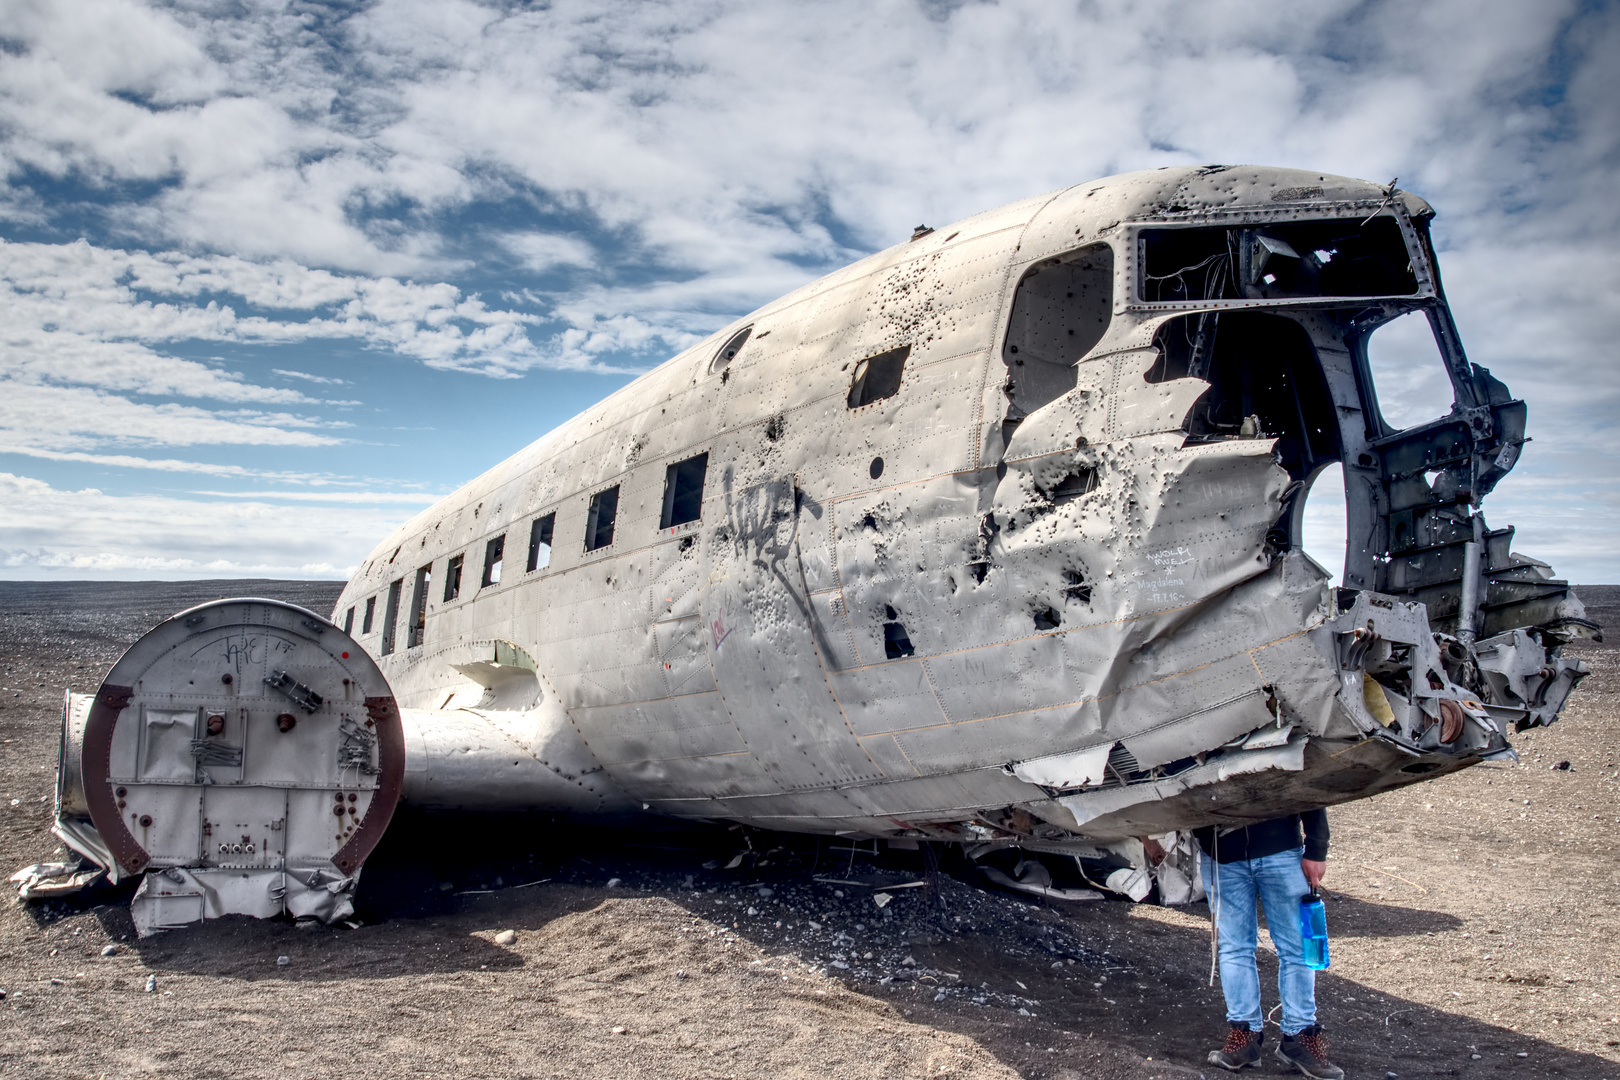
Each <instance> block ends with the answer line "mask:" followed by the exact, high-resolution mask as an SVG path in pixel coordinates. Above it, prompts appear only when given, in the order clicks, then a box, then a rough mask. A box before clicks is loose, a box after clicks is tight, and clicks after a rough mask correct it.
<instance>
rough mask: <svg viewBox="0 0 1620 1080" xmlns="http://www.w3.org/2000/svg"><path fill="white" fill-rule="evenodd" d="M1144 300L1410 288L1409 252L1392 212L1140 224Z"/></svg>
mask: <svg viewBox="0 0 1620 1080" xmlns="http://www.w3.org/2000/svg"><path fill="white" fill-rule="evenodd" d="M1139 242H1140V244H1141V251H1142V258H1141V260H1140V262H1141V265H1142V280H1141V283H1140V287H1139V293H1140V296H1141V298H1142V300H1143V301H1145V302H1147V303H1150V304H1152V303H1165V302H1174V303H1187V302H1190V301H1200V300H1268V299H1281V298H1293V297H1314V296H1411V295H1413V294H1414V293H1416V292H1417V291H1418V280H1417V275H1416V273H1415V272H1414V271H1413V269H1412V254H1411V252H1410V251H1408V250H1407V247H1406V238H1405V237H1404V236H1402V235H1401V227H1400V225H1399V224H1397V223H1396V221H1395V219H1394V218H1392V217H1389V216H1387V215H1385V216H1376V217H1372V218H1369V219H1365V220H1361V219H1356V218H1343V219H1339V220H1327V221H1292V222H1277V223H1274V224H1268V225H1251V226H1231V227H1226V226H1201V227H1194V228H1176V229H1143V230H1142V233H1141V236H1140V238H1139Z"/></svg>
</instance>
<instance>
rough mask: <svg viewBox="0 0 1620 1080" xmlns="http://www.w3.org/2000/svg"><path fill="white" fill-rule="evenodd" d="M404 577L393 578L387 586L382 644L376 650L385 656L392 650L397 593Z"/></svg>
mask: <svg viewBox="0 0 1620 1080" xmlns="http://www.w3.org/2000/svg"><path fill="white" fill-rule="evenodd" d="M404 584H405V579H404V578H395V579H394V580H393V581H392V582H391V583H389V586H388V604H387V606H385V607H384V608H383V632H382V645H381V646H380V647H379V648H378V649H377V652H378V653H379V654H381V655H383V656H387V655H388V654H389V653H391V652H393V651H394V631H395V630H397V629H398V627H399V593H400V587H401V586H403V585H404Z"/></svg>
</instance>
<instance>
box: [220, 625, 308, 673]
mask: <svg viewBox="0 0 1620 1080" xmlns="http://www.w3.org/2000/svg"><path fill="white" fill-rule="evenodd" d="M219 649H220V659H222V660H224V661H225V663H226V664H228V665H230V666H231V668H233V669H234V670H235V671H236V672H237V673H238V674H241V672H242V670H243V669H244V668H254V667H257V666H259V665H261V664H263V663H265V662H266V661H268V660H269V659H270V658H272V657H275V656H281V655H283V654H285V653H289V652H292V650H293V643H292V642H290V641H288V640H287V639H286V638H279V637H265V636H260V635H258V634H233V635H232V636H230V637H228V638H225V639H223V640H222V641H220V642H219Z"/></svg>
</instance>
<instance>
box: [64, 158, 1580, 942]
mask: <svg viewBox="0 0 1620 1080" xmlns="http://www.w3.org/2000/svg"><path fill="white" fill-rule="evenodd" d="M1432 216H1433V212H1432V210H1431V209H1430V207H1429V206H1428V205H1427V204H1426V203H1425V202H1423V201H1422V200H1421V199H1419V198H1418V197H1416V196H1415V195H1412V194H1410V193H1408V192H1405V191H1401V190H1398V189H1397V188H1395V187H1394V186H1393V185H1390V186H1387V187H1384V186H1379V185H1375V184H1370V183H1366V182H1363V181H1358V180H1351V179H1346V178H1343V177H1337V176H1328V175H1324V174H1318V173H1306V172H1300V171H1297V170H1285V169H1271V168H1258V167H1205V168H1174V169H1161V170H1157V171H1152V172H1144V173H1134V174H1129V175H1126V176H1120V177H1114V178H1111V179H1107V180H1100V181H1096V182H1093V183H1089V184H1082V185H1079V186H1076V187H1073V188H1068V189H1065V190H1063V191H1059V192H1055V193H1050V194H1046V195H1041V196H1038V197H1035V198H1032V199H1026V200H1024V201H1022V202H1018V203H1014V204H1012V205H1010V206H1006V207H1003V208H1001V209H998V210H994V211H990V212H988V213H984V214H980V215H977V216H975V217H972V218H968V219H966V220H964V221H961V222H958V223H956V224H954V225H950V226H946V227H944V228H941V229H938V230H926V229H919V230H918V231H917V233H916V235H914V236H913V237H912V239H911V240H910V241H909V242H907V243H904V244H901V245H899V246H897V247H895V248H891V249H889V250H887V251H884V252H880V253H878V254H876V255H873V256H871V257H869V258H867V259H864V260H862V261H860V262H858V263H855V264H854V265H852V266H850V267H847V268H845V269H843V270H840V271H838V272H836V273H834V274H831V275H829V276H827V277H825V278H823V279H821V280H819V281H817V282H814V283H812V284H810V285H807V286H805V287H804V288H802V289H800V290H798V291H797V292H795V293H792V294H790V295H788V296H786V297H784V298H782V299H781V300H778V301H776V302H774V303H771V304H768V305H766V306H765V307H763V308H761V309H760V310H758V311H756V312H754V313H753V314H751V315H749V316H748V317H747V318H745V319H742V320H739V321H738V322H736V323H734V324H732V325H730V326H728V327H726V328H724V329H723V330H721V331H719V332H718V333H716V334H715V335H713V336H712V337H711V338H710V339H708V340H706V341H705V342H703V343H701V344H700V345H698V346H695V347H694V348H692V349H689V350H687V351H686V352H684V353H682V354H681V355H679V356H677V357H675V358H673V359H672V360H670V361H668V362H667V363H665V364H663V365H661V366H660V367H658V368H657V369H655V370H653V371H652V372H650V373H648V374H647V375H644V376H642V377H641V378H639V379H637V380H636V381H635V382H634V383H632V384H630V385H629V386H627V387H625V388H624V389H623V390H621V391H619V392H618V393H616V394H614V395H613V396H611V397H609V398H608V399H607V400H605V401H603V402H602V403H601V404H599V405H597V406H595V407H593V408H592V409H590V410H588V411H587V412H585V413H584V414H582V415H581V416H579V417H577V418H575V419H574V420H572V421H570V422H569V423H567V424H565V425H563V426H562V427H560V428H558V429H556V430H555V431H553V432H551V433H550V434H548V435H546V436H544V437H543V438H541V439H540V440H538V441H537V442H535V443H534V444H533V445H532V446H530V447H529V448H527V449H526V450H524V451H522V452H521V453H519V454H517V455H515V456H514V457H512V458H511V459H510V460H508V461H506V462H503V463H501V464H500V465H498V466H496V467H495V468H494V469H492V470H491V471H489V472H488V473H486V474H484V475H483V476H481V477H478V478H477V479H475V480H473V481H472V482H470V483H469V484H467V485H466V486H465V487H463V488H462V489H461V490H459V491H457V492H456V493H455V494H453V495H451V496H449V497H448V498H446V499H445V500H443V501H442V502H441V503H439V504H438V505H436V506H434V507H433V508H431V509H429V510H427V511H425V512H424V513H422V514H420V515H418V516H417V517H415V518H413V519H412V520H411V521H409V522H407V523H406V524H404V525H402V526H401V527H400V529H399V530H397V531H396V532H395V533H394V534H393V535H392V536H390V537H389V538H387V539H386V540H385V541H384V542H383V543H382V544H380V545H379V546H378V547H377V549H376V550H375V551H374V552H373V553H372V555H371V556H370V558H368V559H367V560H366V562H365V564H364V566H363V567H362V568H361V569H360V571H359V573H357V574H356V575H355V577H354V578H353V579H352V580H351V581H350V582H349V584H348V586H347V588H346V589H345V591H344V593H343V596H342V598H341V599H340V600H339V602H338V605H337V608H336V610H335V612H334V613H333V619H332V620H331V621H330V622H328V621H326V620H324V619H320V618H318V617H314V616H311V615H309V614H308V613H304V612H300V611H298V610H297V609H292V608H288V607H286V606H285V605H278V604H274V603H271V602H266V601H226V602H221V603H220V604H217V605H206V606H204V607H202V608H198V609H195V610H194V611H192V612H189V613H182V615H179V616H176V617H175V618H174V619H172V620H170V621H169V622H167V623H165V624H163V625H162V626H160V627H158V628H157V629H156V630H154V631H153V632H152V634H151V635H149V636H148V638H146V639H143V641H142V642H141V643H140V644H138V645H137V646H136V647H135V648H133V649H132V650H131V652H130V654H129V655H127V656H126V657H125V658H124V659H122V660H120V661H119V663H118V665H116V666H115V667H114V669H113V670H112V672H111V673H109V675H108V678H107V681H106V683H105V684H104V685H103V687H102V689H101V691H100V692H99V693H98V694H97V695H95V697H94V698H93V699H92V698H90V697H88V696H86V697H78V696H70V698H69V701H68V705H67V712H66V722H65V726H64V742H63V766H62V771H61V776H62V780H61V782H60V785H59V789H60V795H59V815H58V816H59V820H58V825H57V831H58V833H59V835H61V836H62V837H63V838H64V839H65V840H66V841H67V842H68V843H69V844H71V845H72V846H73V847H74V848H75V850H76V851H78V852H80V853H81V854H83V855H84V856H86V857H87V858H89V859H91V860H93V861H94V862H95V863H96V864H97V865H99V866H101V867H105V868H106V869H107V871H108V872H109V873H110V874H111V875H113V876H118V875H121V874H130V873H139V872H144V871H148V870H160V869H161V870H162V873H161V874H158V873H148V875H147V879H146V883H145V884H144V885H143V887H142V892H141V895H140V897H139V898H138V899H137V902H136V911H137V922H138V923H139V925H141V926H142V928H143V929H147V930H149V929H155V928H159V927H163V926H170V925H177V924H180V923H183V922H185V921H188V920H191V919H195V918H199V917H206V916H211V915H215V914H219V913H222V912H224V911H234V910H248V911H252V912H254V913H257V914H273V913H275V912H277V911H282V910H289V911H293V912H294V913H299V914H302V913H309V914H316V915H319V916H321V917H325V918H336V917H338V916H339V915H341V914H342V913H343V912H344V910H346V907H347V896H348V894H349V891H350V890H351V889H352V884H353V880H354V876H355V875H356V874H357V873H358V870H359V866H360V863H361V862H362V861H363V859H364V857H365V855H366V853H367V852H369V850H370V849H371V846H372V845H374V844H375V842H376V840H377V838H378V837H380V835H381V833H382V831H383V829H385V828H386V826H387V821H388V816H389V815H390V814H391V813H392V810H393V807H394V805H395V804H396V802H397V801H399V800H400V799H403V800H404V801H405V802H406V803H409V804H414V805H417V806H421V807H424V808H431V809H441V810H447V811H456V810H480V809H517V808H523V809H548V810H557V811H568V812H577V813H586V814H596V813H635V812H639V811H643V810H645V811H650V812H655V813H659V814H665V815H672V816H676V817H685V818H699V819H722V820H730V821H739V822H745V823H749V824H754V825H759V826H761V827H766V828H772V829H786V830H803V831H828V832H841V833H853V834H858V835H862V836H871V837H883V838H889V839H891V840H897V841H900V842H903V843H907V842H914V841H917V840H923V839H928V840H946V841H954V842H961V843H964V844H968V845H970V846H974V849H975V850H988V849H993V848H996V847H1005V846H1016V847H1020V848H1024V849H1029V850H1036V851H1044V852H1052V853H1065V854H1072V855H1076V856H1082V857H1086V858H1090V859H1094V860H1102V862H1103V863H1105V864H1111V865H1114V866H1117V867H1118V869H1119V870H1120V871H1122V876H1121V877H1120V878H1119V879H1118V880H1117V881H1116V880H1115V879H1112V878H1111V879H1110V883H1111V885H1112V887H1116V888H1120V889H1122V890H1123V891H1127V892H1130V893H1132V894H1133V895H1137V896H1140V895H1142V894H1143V893H1145V892H1146V890H1147V888H1148V882H1149V878H1148V870H1149V863H1150V861H1151V860H1149V859H1148V858H1147V857H1146V854H1145V851H1144V846H1143V843H1142V841H1141V839H1140V838H1142V837H1156V838H1157V843H1159V844H1162V845H1163V846H1164V847H1165V848H1166V849H1168V851H1169V852H1170V855H1171V857H1170V858H1169V859H1168V860H1166V861H1165V862H1164V863H1163V864H1162V865H1161V866H1160V867H1159V868H1158V869H1157V871H1156V872H1157V873H1158V875H1159V884H1160V889H1161V894H1162V895H1163V896H1164V897H1165V898H1166V899H1172V900H1173V899H1177V898H1180V899H1185V898H1187V897H1190V896H1192V895H1195V894H1196V893H1197V883H1196V871H1195V869H1194V866H1193V860H1192V859H1191V852H1192V847H1191V844H1190V841H1189V840H1188V838H1187V830H1188V829H1190V828H1193V827H1197V826H1200V825H1205V824H1211V823H1215V824H1223V825H1231V824H1241V823H1243V822H1247V821H1254V820H1261V819H1264V818H1268V817H1272V816H1275V815H1277V814H1280V813H1284V812H1288V811H1294V810H1302V809H1307V808H1311V807H1317V806H1323V805H1329V804H1333V803H1338V802H1343V801H1346V800H1350V799H1356V798H1362V797H1365V796H1367V795H1370V794H1373V793H1375V792H1378V791H1382V790H1387V789H1390V788H1393V787H1398V786H1401V785H1404V784H1409V783H1413V782H1415V781H1417V780H1420V779H1423V778H1429V777H1436V776H1441V775H1444V774H1446V773H1449V772H1452V771H1455V770H1457V769H1460V768H1464V767H1467V766H1469V765H1472V764H1475V763H1477V762H1479V761H1482V760H1486V759H1489V758H1492V757H1496V756H1499V755H1506V754H1510V753H1511V749H1510V747H1509V743H1508V739H1507V736H1508V734H1509V733H1510V732H1511V731H1512V730H1514V729H1522V728H1524V727H1526V726H1530V725H1537V724H1546V723H1550V722H1552V721H1553V720H1554V719H1556V717H1557V715H1558V712H1559V710H1560V709H1561V708H1562V707H1563V705H1564V702H1565V701H1566V699H1567V698H1568V696H1569V694H1570V692H1571V691H1572V690H1573V689H1574V687H1575V684H1576V683H1577V682H1578V681H1579V680H1580V678H1581V677H1582V676H1583V675H1584V674H1585V668H1584V666H1583V665H1582V664H1581V663H1580V662H1579V661H1577V660H1573V659H1569V658H1565V657H1562V656H1560V655H1559V653H1560V647H1561V646H1562V645H1563V644H1566V643H1567V642H1568V641H1570V640H1572V639H1573V638H1574V637H1576V636H1578V635H1580V634H1582V633H1590V632H1592V631H1593V630H1595V629H1596V628H1595V627H1593V626H1592V624H1590V623H1589V622H1587V621H1586V620H1585V619H1584V612H1583V610H1582V608H1581V606H1580V604H1579V601H1578V600H1577V599H1576V598H1575V597H1574V596H1573V595H1572V594H1571V592H1570V590H1569V587H1568V585H1567V583H1566V582H1564V581H1561V580H1558V579H1556V578H1554V577H1553V576H1552V573H1551V571H1550V570H1549V568H1548V567H1546V566H1545V564H1542V563H1540V562H1537V561H1536V560H1534V559H1529V558H1526V557H1523V556H1520V555H1518V554H1516V553H1514V552H1513V551H1512V536H1513V531H1512V529H1510V528H1497V529H1493V528H1491V527H1489V526H1487V525H1486V523H1485V519H1484V517H1483V516H1482V514H1481V512H1480V504H1481V500H1482V499H1484V498H1485V496H1486V495H1488V494H1489V492H1490V491H1491V489H1492V488H1493V486H1494V485H1495V484H1496V483H1497V482H1498V481H1499V480H1500V479H1501V477H1502V476H1504V475H1505V474H1506V473H1507V472H1508V470H1510V469H1511V468H1512V467H1513V464H1514V463H1515V461H1516V460H1517V457H1518V455H1519V452H1520V449H1521V447H1522V445H1523V443H1524V442H1525V424H1526V408H1525V405H1524V403H1523V402H1522V401H1519V400H1517V399H1515V398H1513V397H1512V395H1511V394H1510V393H1509V392H1508V390H1507V388H1506V387H1504V386H1503V385H1502V384H1501V383H1500V382H1498V381H1497V380H1496V379H1495V378H1493V377H1492V376H1491V374H1490V373H1489V372H1488V371H1487V370H1485V369H1484V368H1481V367H1478V366H1477V365H1473V364H1471V363H1470V362H1469V361H1468V360H1467V358H1466V356H1465V355H1464V353H1463V349H1462V345H1461V339H1460V337H1459V335H1458V332H1457V330H1456V327H1455V326H1454V325H1453V322H1452V318H1451V314H1450V310H1449V308H1448V307H1447V305H1446V302H1445V298H1444V294H1443V292H1442V291H1441V287H1440V280H1439V275H1438V269H1437V266H1436V262H1435V257H1434V249H1433V246H1432V244H1431V242H1430V239H1429V230H1428V226H1429V221H1430V219H1431V217H1432ZM1414 312H1416V313H1421V316H1422V317H1424V318H1426V319H1427V321H1428V323H1429V325H1430V327H1431V329H1432V333H1433V337H1434V341H1435V343H1436V360H1435V362H1436V363H1439V364H1442V365H1443V366H1444V369H1445V371H1446V374H1447V376H1448V377H1449V379H1450V383H1451V386H1452V389H1453V393H1454V399H1455V400H1454V404H1453V406H1452V408H1451V410H1450V411H1449V412H1448V413H1447V414H1446V415H1444V416H1439V417H1436V418H1434V419H1433V420H1431V421H1429V422H1427V423H1424V424H1420V425H1418V426H1416V427H1411V428H1406V429H1397V428H1395V427H1393V426H1392V425H1391V424H1390V423H1388V422H1387V421H1386V419H1385V417H1384V413H1383V412H1382V411H1381V410H1380V408H1379V402H1378V388H1377V386H1376V385H1375V383H1374V379H1373V375H1372V369H1371V365H1370V363H1369V358H1368V341H1369V338H1370V337H1371V336H1372V335H1373V334H1374V333H1376V332H1377V330H1378V328H1379V327H1380V326H1382V325H1384V324H1386V323H1387V322H1389V321H1391V320H1393V319H1395V318H1398V317H1399V316H1401V315H1404V314H1408V313H1414ZM1335 464H1337V465H1340V466H1341V467H1342V469H1343V475H1344V478H1345V495H1346V520H1347V525H1348V534H1349V543H1348V546H1347V550H1346V552H1345V557H1344V567H1343V582H1344V585H1343V587H1342V588H1331V587H1330V586H1329V582H1330V578H1331V575H1330V574H1329V573H1328V572H1327V571H1326V570H1324V569H1323V568H1322V567H1321V566H1319V565H1318V564H1317V563H1315V562H1314V561H1313V560H1312V559H1311V558H1310V557H1309V556H1307V555H1306V554H1305V552H1304V550H1303V547H1302V531H1303V515H1304V506H1305V501H1306V495H1307V493H1308V491H1309V490H1310V487H1311V485H1312V483H1313V481H1314V480H1315V479H1316V478H1317V476H1318V475H1320V474H1321V472H1322V471H1323V470H1324V469H1326V468H1328V467H1329V466H1331V465H1335ZM289 721H291V723H289ZM1166 834H1171V835H1166ZM278 836H279V839H278ZM41 887H45V886H43V885H42V886H41Z"/></svg>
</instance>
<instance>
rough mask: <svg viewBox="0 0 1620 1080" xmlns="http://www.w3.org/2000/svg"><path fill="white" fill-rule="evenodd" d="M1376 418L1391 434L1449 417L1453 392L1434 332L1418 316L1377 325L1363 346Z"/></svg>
mask: <svg viewBox="0 0 1620 1080" xmlns="http://www.w3.org/2000/svg"><path fill="white" fill-rule="evenodd" d="M1362 347H1363V348H1365V349H1366V350H1367V373H1368V374H1369V375H1371V376H1372V382H1373V387H1374V396H1375V397H1376V398H1377V401H1378V412H1379V414H1380V415H1381V416H1382V417H1383V419H1384V423H1385V424H1386V425H1387V426H1388V427H1389V429H1390V430H1391V431H1404V430H1406V429H1407V428H1412V427H1417V426H1419V425H1421V424H1426V423H1428V422H1429V421H1430V420H1436V419H1439V418H1440V417H1442V416H1446V415H1447V414H1449V413H1450V412H1451V407H1452V403H1453V402H1454V401H1455V400H1456V390H1455V389H1454V388H1453V387H1452V385H1451V376H1450V374H1449V373H1448V372H1447V371H1446V362H1445V359H1444V358H1443V357H1442V356H1441V355H1440V345H1439V343H1438V342H1437V341H1435V338H1434V327H1433V325H1432V324H1431V323H1430V322H1429V317H1428V315H1427V314H1426V313H1425V312H1422V311H1409V312H1407V313H1406V314H1404V315H1399V316H1397V317H1395V318H1393V319H1391V320H1390V321H1389V322H1386V323H1382V324H1380V325H1379V326H1378V327H1377V328H1376V329H1374V330H1373V332H1372V334H1371V335H1370V336H1368V337H1367V339H1366V341H1365V343H1364V344H1363V346H1362Z"/></svg>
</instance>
